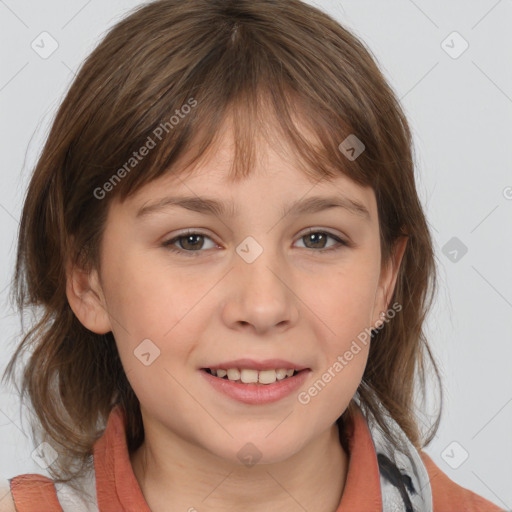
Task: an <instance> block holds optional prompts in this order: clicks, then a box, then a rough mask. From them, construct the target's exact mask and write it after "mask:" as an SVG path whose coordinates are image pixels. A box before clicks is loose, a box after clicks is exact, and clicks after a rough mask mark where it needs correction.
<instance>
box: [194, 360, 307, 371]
mask: <svg viewBox="0 0 512 512" xmlns="http://www.w3.org/2000/svg"><path fill="white" fill-rule="evenodd" d="M204 368H208V369H210V370H218V369H219V368H220V369H224V370H228V369H229V368H240V369H244V368H246V369H248V370H278V369H279V368H284V369H287V370H288V369H292V368H293V369H294V370H297V371H300V370H305V369H308V367H307V366H304V365H301V364H298V363H292V362H291V361H285V360H284V359H265V360H263V361H256V360H254V359H236V360H234V361H226V362H225V363H218V364H214V365H212V366H205V367H204Z"/></svg>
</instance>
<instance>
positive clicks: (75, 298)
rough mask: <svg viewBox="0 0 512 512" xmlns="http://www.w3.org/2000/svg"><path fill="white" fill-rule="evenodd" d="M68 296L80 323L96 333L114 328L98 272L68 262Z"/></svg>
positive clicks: (102, 332) (103, 332)
mask: <svg viewBox="0 0 512 512" xmlns="http://www.w3.org/2000/svg"><path fill="white" fill-rule="evenodd" d="M66 296H67V298H68V302H69V305H70V307H71V309H72V310H73V312H74V313H75V315H76V317H77V318H78V320H80V323H81V324H82V325H83V326H84V327H86V328H87V329H89V330H90V331H92V332H95V333H96V334H105V333H107V332H110V331H111V330H112V327H111V325H110V318H109V316H108V313H107V305H106V301H105V296H104V294H103V290H102V287H101V283H100V279H99V276H98V272H97V271H96V270H95V269H94V270H91V271H85V270H83V269H81V268H79V267H78V266H77V265H72V264H70V263H68V265H67V267H66Z"/></svg>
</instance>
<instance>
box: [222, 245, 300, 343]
mask: <svg viewBox="0 0 512 512" xmlns="http://www.w3.org/2000/svg"><path fill="white" fill-rule="evenodd" d="M228 279H229V282H228V283H227V284H226V287H225V290H226V294H227V295H226V297H225V302H224V307H223V312H222V315H223V320H224V322H225V323H226V325H228V326H229V327H230V328H231V329H244V330H252V331H254V332H255V333H258V334H263V333H265V332H267V331H271V330H275V329H279V330H285V329H289V328H290V327H292V326H293V325H295V324H296V323H297V321H298V318H299V311H298V304H299V303H300V300H299V298H298V296H297V294H296V293H295V292H294V290H293V283H292V282H291V281H292V276H291V273H290V271H289V269H287V267H286V263H285V261H284V260H283V258H279V256H278V255H277V254H276V253H275V252H274V251H271V250H269V249H265V250H263V252H261V254H259V255H258V256H257V257H256V258H255V259H254V260H253V261H251V258H245V256H244V255H243V253H242V256H239V255H238V254H237V255H236V256H235V258H234V268H233V269H232V271H231V272H230V274H229V276H228Z"/></svg>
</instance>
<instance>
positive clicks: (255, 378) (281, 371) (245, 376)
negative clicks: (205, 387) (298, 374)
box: [210, 368, 295, 384]
mask: <svg viewBox="0 0 512 512" xmlns="http://www.w3.org/2000/svg"><path fill="white" fill-rule="evenodd" d="M210 372H211V374H212V375H215V376H216V377H220V378H223V377H226V376H227V378H228V380H231V381H233V382H243V383H244V384H273V383H274V382H276V381H279V380H283V379H286V378H288V377H291V376H292V375H293V374H294V372H295V370H294V369H293V368H291V369H286V368H278V369H277V370H260V371H258V370H251V369H246V368H242V369H238V368H228V369H227V370H224V369H221V368H219V369H218V370H210Z"/></svg>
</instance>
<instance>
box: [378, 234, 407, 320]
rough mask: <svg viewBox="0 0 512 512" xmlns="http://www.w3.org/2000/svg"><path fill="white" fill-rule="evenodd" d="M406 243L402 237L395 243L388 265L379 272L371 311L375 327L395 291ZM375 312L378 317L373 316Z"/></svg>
mask: <svg viewBox="0 0 512 512" xmlns="http://www.w3.org/2000/svg"><path fill="white" fill-rule="evenodd" d="M407 241H408V237H407V236H402V237H400V238H399V239H398V240H397V241H396V242H395V245H394V247H393V252H392V254H391V256H390V258H389V261H388V264H387V266H386V268H385V269H383V271H382V272H381V276H380V281H379V288H378V290H377V296H376V300H375V306H374V310H373V323H372V325H376V322H377V320H379V321H380V320H381V319H382V313H383V312H385V311H386V310H387V309H388V307H389V303H390V302H391V297H392V296H393V292H394V290H395V285H396V280H397V278H398V271H399V270H400V265H401V263H402V259H403V255H404V253H405V248H406V246H407ZM376 311H377V313H378V315H379V316H376V315H375V312H376ZM379 323H380V322H379Z"/></svg>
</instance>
